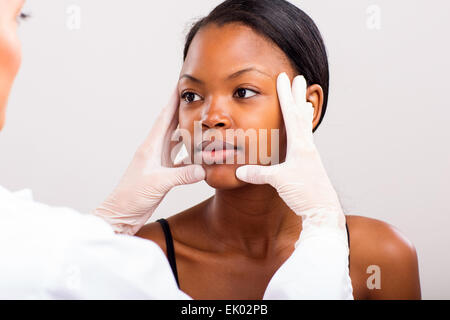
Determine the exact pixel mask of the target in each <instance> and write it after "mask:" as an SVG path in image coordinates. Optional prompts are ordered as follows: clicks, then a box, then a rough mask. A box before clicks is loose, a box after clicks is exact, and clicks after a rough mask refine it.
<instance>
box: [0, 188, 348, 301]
mask: <svg viewBox="0 0 450 320" xmlns="http://www.w3.org/2000/svg"><path fill="white" fill-rule="evenodd" d="M0 230H1V231H0V259H1V262H0V299H191V297H190V296H188V295H187V294H185V293H184V292H182V291H181V290H179V289H178V287H177V284H176V281H175V278H174V276H173V274H172V271H171V268H170V265H169V263H168V261H167V259H166V256H165V255H164V252H163V251H162V250H161V248H160V247H159V246H158V245H157V244H156V243H154V242H152V241H149V240H145V239H141V238H138V237H132V236H127V235H117V234H115V233H114V231H113V229H112V228H111V227H110V226H109V225H108V224H107V223H106V222H104V221H103V220H102V219H101V218H99V217H96V216H94V215H90V214H80V213H78V212H76V211H74V210H72V209H69V208H62V207H51V206H47V205H45V204H42V203H38V202H35V201H34V200H33V197H32V194H31V191H30V190H23V191H21V192H15V193H13V192H9V191H8V190H6V189H5V188H3V187H1V186H0ZM347 259H348V246H347V243H343V242H342V241H340V240H339V239H337V238H336V237H333V236H331V237H328V236H327V234H323V233H322V234H320V236H318V237H309V238H308V240H305V241H304V242H303V243H302V242H300V243H299V245H298V246H297V248H296V249H295V251H294V254H292V256H291V257H290V258H289V259H288V260H287V261H286V262H285V263H284V264H283V265H282V267H281V268H280V269H279V270H278V271H277V272H276V273H275V275H274V277H273V278H272V280H271V281H270V283H269V285H268V287H267V289H266V292H265V295H264V299H353V295H352V288H351V280H350V277H349V272H348V264H347ZM330 266H334V267H333V268H330Z"/></svg>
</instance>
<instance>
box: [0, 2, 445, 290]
mask: <svg viewBox="0 0 450 320" xmlns="http://www.w3.org/2000/svg"><path fill="white" fill-rule="evenodd" d="M219 2H220V1H211V0H202V1H200V0H196V1H157V2H156V1H145V0H141V1H139V0H127V1H124V0H122V1H118V0H95V1H92V0H72V1H66V0H46V1H28V3H27V4H26V7H25V11H26V12H30V13H31V14H32V18H31V19H30V20H29V21H27V22H24V23H22V24H21V26H20V37H21V39H22V41H23V66H22V69H21V71H20V74H19V76H18V79H17V80H16V83H15V87H14V90H13V93H12V95H11V98H10V104H9V108H8V114H7V124H6V127H5V130H4V132H2V133H1V134H0V150H1V151H0V184H2V185H3V186H5V187H7V188H9V189H11V190H18V189H22V188H25V187H28V188H31V189H32V190H33V191H34V195H35V198H36V199H37V200H39V201H42V202H46V203H50V204H53V205H58V206H71V207H74V208H76V209H78V210H80V211H82V212H88V211H90V210H91V209H93V208H94V207H95V206H96V205H97V204H98V203H100V202H101V201H102V200H103V198H104V197H106V196H107V194H108V193H109V192H110V191H111V190H112V189H113V187H114V186H115V184H116V183H117V182H118V180H119V178H120V176H121V175H122V173H123V172H124V170H125V169H126V167H127V165H128V163H129V161H130V160H131V158H132V156H133V153H134V152H135V150H136V148H137V147H138V145H139V144H140V143H141V142H142V141H143V139H144V138H145V136H146V135H147V133H148V132H149V130H150V128H151V126H152V125H153V121H154V120H155V118H156V116H157V115H158V113H159V111H160V110H161V108H162V107H163V106H164V105H165V104H166V103H167V101H168V99H169V93H170V92H171V90H172V88H173V86H174V85H175V83H176V80H177V78H178V75H179V71H180V67H181V65H182V48H183V40H184V36H185V34H186V32H187V30H188V29H187V28H188V25H189V23H190V22H192V21H194V20H195V19H196V18H198V17H201V16H203V15H206V14H207V13H208V12H209V11H210V10H211V9H212V8H213V7H214V6H215V5H217V4H218V3H219ZM292 2H293V3H295V4H297V5H298V6H299V7H300V8H302V9H303V10H305V11H306V12H307V13H308V14H310V15H311V17H312V18H313V19H314V20H315V22H316V23H317V25H318V26H319V29H320V30H321V32H322V34H323V37H324V40H325V43H326V45H327V49H328V53H329V61H330V71H331V82H330V96H329V104H328V111H327V114H326V117H325V119H324V121H323V123H322V125H321V127H320V128H319V129H318V130H317V132H316V133H315V141H316V144H317V146H318V148H319V150H320V152H321V155H322V159H323V162H324V164H325V166H326V168H327V172H328V174H329V176H330V178H331V179H332V181H333V184H334V186H335V188H336V190H337V191H338V193H339V195H340V197H341V199H342V202H343V205H344V207H345V209H346V211H347V213H349V214H356V215H363V216H368V217H373V218H376V219H381V220H384V221H387V222H389V223H391V224H392V225H394V226H396V227H397V228H398V229H399V230H401V231H402V232H403V233H404V234H405V235H406V237H408V238H409V239H410V240H411V241H412V242H413V243H414V245H415V246H416V249H417V253H418V257H419V263H420V276H421V285H422V295H423V298H424V299H449V298H450V275H449V274H450V273H449V270H450V257H449V244H450V232H449V227H450V216H449V214H450V201H449V190H450V165H449V163H450V161H449V160H450V151H449V147H448V146H449V139H450V129H449V128H448V121H449V119H450V108H449V107H450V105H449V102H448V98H446V94H448V93H449V92H450V84H449V81H448V74H449V73H450V62H449V57H450V46H449V41H448V31H449V30H450V19H449V18H450V17H449V15H450V14H449V12H450V2H448V1H444V0H434V1H424V0H422V1H411V0H410V1H407V0H401V1H400V0H397V1H388V0H372V1H366V0H345V1H335V0H320V1H317V0H304V1H292ZM71 5H76V6H78V7H79V8H80V9H81V16H80V17H81V20H80V22H81V24H80V25H79V26H80V29H75V30H71V28H69V27H68V24H67V23H68V22H73V21H72V20H68V19H69V15H70V12H69V13H68V11H67V10H68V8H70V6H71ZM372 5H376V6H377V7H375V8H376V9H379V10H380V14H381V15H380V17H381V20H380V25H379V26H380V29H376V28H375V29H373V28H371V27H370V26H371V25H370V24H369V25H368V24H367V22H368V21H369V22H370V21H371V20H370V18H371V17H372V15H371V12H372V11H369V13H368V11H367V10H368V8H369V10H371V9H370V8H371V7H370V6H372ZM75 23H76V21H75ZM69 26H70V25H69ZM72 26H73V25H72ZM372 26H373V25H372ZM213 192H214V189H212V188H210V187H209V186H208V185H207V184H206V183H204V182H201V183H198V184H196V185H191V186H182V187H176V188H174V189H173V190H172V191H171V192H170V193H169V194H168V195H167V196H166V198H165V199H164V201H163V203H162V204H161V205H160V207H159V208H158V209H157V211H156V212H155V214H154V216H153V217H152V219H151V221H154V220H156V219H158V218H160V217H167V216H170V215H172V214H175V213H177V212H179V211H181V210H184V209H186V208H188V207H190V206H192V205H195V204H196V203H198V202H200V201H202V200H204V199H205V198H207V197H209V196H211V195H212V194H213ZM175 199H176V201H175Z"/></svg>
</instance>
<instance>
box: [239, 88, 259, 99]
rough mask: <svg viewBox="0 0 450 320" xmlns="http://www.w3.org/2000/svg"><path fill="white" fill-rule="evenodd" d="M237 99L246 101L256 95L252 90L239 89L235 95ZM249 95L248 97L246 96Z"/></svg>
mask: <svg viewBox="0 0 450 320" xmlns="http://www.w3.org/2000/svg"><path fill="white" fill-rule="evenodd" d="M235 94H236V95H237V97H238V98H242V99H246V98H250V97H253V96H255V95H256V94H257V93H256V92H255V91H253V90H250V89H246V88H239V89H237V90H236V93H235ZM247 94H250V95H247Z"/></svg>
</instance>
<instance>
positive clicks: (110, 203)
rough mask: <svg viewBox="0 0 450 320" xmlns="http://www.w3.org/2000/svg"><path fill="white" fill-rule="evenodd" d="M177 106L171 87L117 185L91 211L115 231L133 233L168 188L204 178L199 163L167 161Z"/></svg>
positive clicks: (174, 126) (176, 96)
mask: <svg viewBox="0 0 450 320" xmlns="http://www.w3.org/2000/svg"><path fill="white" fill-rule="evenodd" d="M178 105H179V96H178V92H177V89H175V90H174V91H173V94H172V97H171V99H170V102H169V104H168V105H167V106H166V107H165V108H164V109H163V110H162V111H161V113H160V114H159V116H158V118H157V119H156V122H155V124H154V126H153V128H152V129H151V131H150V134H149V135H148V136H147V138H146V140H145V141H144V143H143V144H142V145H141V146H140V147H139V148H138V150H137V151H136V153H135V155H134V158H133V160H132V161H131V164H130V165H129V167H128V169H127V170H126V172H125V174H124V176H123V177H122V179H121V181H120V182H119V184H118V186H117V187H116V188H115V189H114V191H113V192H112V193H111V194H110V195H109V197H108V198H107V199H106V200H105V201H104V202H103V203H102V204H101V205H100V206H99V207H98V208H97V209H95V210H94V212H93V213H94V214H95V215H97V216H99V217H101V218H103V219H105V220H106V221H107V222H108V223H109V224H111V225H112V226H113V228H114V230H115V232H116V233H123V234H129V235H134V234H135V233H136V232H137V231H139V229H140V228H141V227H142V226H143V225H144V224H145V223H146V222H147V221H148V219H149V218H150V216H151V215H152V213H153V212H154V211H155V209H156V208H157V207H158V205H159V204H160V202H161V201H162V200H163V198H164V197H165V195H166V194H167V192H169V191H170V189H172V188H173V187H174V186H177V185H183V184H191V183H195V182H198V181H201V180H203V179H205V171H204V169H203V168H202V166H201V165H188V166H181V167H175V166H174V165H173V163H172V161H171V157H170V155H171V147H172V145H173V143H172V142H171V137H172V134H173V132H174V130H175V129H176V127H177V126H178V114H177V112H176V111H177V108H178Z"/></svg>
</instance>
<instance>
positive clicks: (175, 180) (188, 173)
mask: <svg viewBox="0 0 450 320" xmlns="http://www.w3.org/2000/svg"><path fill="white" fill-rule="evenodd" d="M167 171H168V173H167V175H168V177H167V178H168V179H169V180H170V181H171V185H170V187H175V186H179V185H184V184H191V183H195V182H199V181H202V180H204V179H205V177H206V172H205V169H203V167H202V166H201V165H198V164H193V165H187V166H183V167H177V168H170V169H167Z"/></svg>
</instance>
